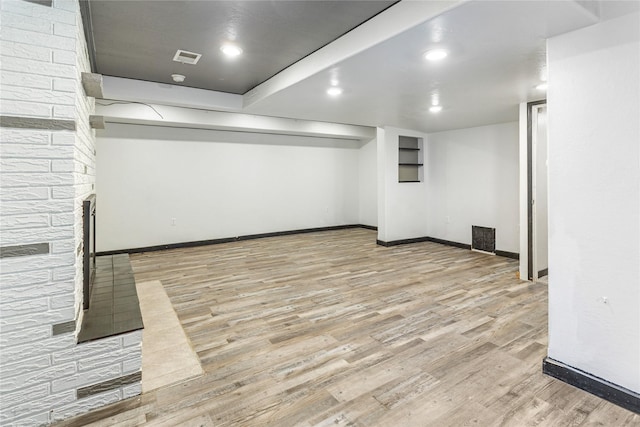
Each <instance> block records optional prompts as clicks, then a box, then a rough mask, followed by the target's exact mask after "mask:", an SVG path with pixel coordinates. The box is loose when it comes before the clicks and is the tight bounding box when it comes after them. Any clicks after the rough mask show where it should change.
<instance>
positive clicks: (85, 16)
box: [80, 0, 96, 73]
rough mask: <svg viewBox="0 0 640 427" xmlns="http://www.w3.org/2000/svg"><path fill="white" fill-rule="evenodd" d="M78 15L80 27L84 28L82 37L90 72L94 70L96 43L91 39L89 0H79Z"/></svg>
mask: <svg viewBox="0 0 640 427" xmlns="http://www.w3.org/2000/svg"><path fill="white" fill-rule="evenodd" d="M80 16H81V18H82V28H83V29H84V39H85V40H86V42H87V53H88V54H89V65H90V66H91V72H92V73H95V72H96V44H95V42H94V40H93V25H92V24H91V5H90V4H89V0H80Z"/></svg>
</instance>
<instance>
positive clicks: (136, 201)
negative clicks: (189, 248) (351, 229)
mask: <svg viewBox="0 0 640 427" xmlns="http://www.w3.org/2000/svg"><path fill="white" fill-rule="evenodd" d="M97 146H98V155H97V184H96V185H97V194H98V200H97V206H98V207H97V237H96V238H97V242H98V243H97V244H98V251H108V250H118V249H128V248H137V247H146V246H153V245H162V244H169V243H180V242H190V241H199V240H208V239H217V238H225V237H235V236H241V235H249V234H259V233H268V232H275V231H287V230H296V229H304V228H315V227H326V226H335V225H345V224H357V223H358V222H359V216H360V213H359V206H358V205H359V194H358V182H359V179H360V175H359V160H360V159H359V149H360V143H358V142H355V141H346V140H332V139H324V138H312V137H299V136H288V135H272V134H258V133H243V132H225V131H212V130H202V129H177V128H166V127H156V126H139V125H123V124H107V129H106V130H105V131H102V132H101V133H100V134H99V135H98V141H97ZM173 218H175V225H172V219H173Z"/></svg>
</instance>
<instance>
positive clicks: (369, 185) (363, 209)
mask: <svg viewBox="0 0 640 427" xmlns="http://www.w3.org/2000/svg"><path fill="white" fill-rule="evenodd" d="M377 156H378V149H377V144H376V140H375V139H373V140H371V141H368V142H366V143H364V144H363V145H362V147H361V148H360V150H359V153H358V174H359V176H358V178H359V180H358V194H359V207H358V210H359V218H360V219H359V221H358V222H359V223H360V224H363V225H371V226H373V227H376V226H377V225H378V169H377V161H378V160H377Z"/></svg>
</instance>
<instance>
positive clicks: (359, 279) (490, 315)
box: [60, 229, 640, 427]
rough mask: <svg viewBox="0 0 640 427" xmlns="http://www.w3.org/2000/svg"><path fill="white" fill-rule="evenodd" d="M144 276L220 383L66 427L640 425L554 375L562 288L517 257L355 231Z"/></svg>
mask: <svg viewBox="0 0 640 427" xmlns="http://www.w3.org/2000/svg"><path fill="white" fill-rule="evenodd" d="M131 263H132V266H133V269H134V273H135V276H136V280H137V281H141V282H143V281H154V280H157V281H160V282H161V283H162V286H163V287H164V289H165V291H166V293H167V295H168V296H169V298H170V300H171V304H172V306H173V308H174V309H175V312H176V314H177V316H178V319H179V321H180V324H181V326H182V328H183V329H184V331H185V334H186V336H187V338H188V339H189V341H190V342H191V345H192V346H193V348H194V349H195V351H196V353H197V355H198V358H199V360H200V363H201V364H202V367H203V369H204V371H205V373H204V375H202V376H200V377H197V378H192V379H187V380H185V381H182V382H179V383H176V384H172V385H168V386H165V387H161V388H159V389H157V390H154V391H153V392H151V393H146V394H144V395H142V396H141V397H137V398H134V399H129V400H126V401H123V402H119V403H117V404H114V405H111V406H108V407H106V408H102V409H99V410H97V411H93V412H91V413H89V414H86V415H83V416H81V417H78V418H75V419H73V420H68V421H66V422H64V423H61V424H60V425H68V426H72V425H73V426H80V425H94V426H98V425H109V424H110V423H116V425H117V424H121V425H152V426H176V425H186V426H214V425H215V426H247V427H250V426H263V425H273V426H285V427H286V426H329V425H332V426H334V425H335V426H366V427H376V426H380V427H387V426H403V427H404V426H438V427H440V426H463V425H474V426H485V425H486V426H500V425H505V426H527V425H531V426H534V425H540V426H556V425H557V426H566V425H594V426H595V425H621V426H625V425H629V426H631V425H640V416H638V415H635V414H633V413H631V412H629V411H626V410H624V409H622V408H619V407H617V406H615V405H612V404H610V403H608V402H605V401H603V400H601V399H598V398H596V397H594V396H592V395H589V394H588V393H585V392H583V391H581V390H578V389H575V388H573V387H571V386H568V385H566V384H563V383H561V382H559V381H557V380H555V379H552V378H550V377H547V376H544V375H543V374H542V373H541V361H542V359H543V358H544V356H545V355H546V345H547V287H546V285H543V284H536V285H532V284H530V283H528V282H524V281H520V280H518V279H517V278H516V272H517V270H518V263H517V261H514V260H511V259H508V258H502V257H496V256H491V255H487V254H482V253H477V252H472V251H469V250H465V249H458V248H452V247H448V246H443V245H439V244H436V243H431V242H422V243H415V244H408V245H401V246H395V247H382V246H378V245H376V233H375V231H371V230H365V229H347V230H336V231H328V232H318V233H308V234H300V235H289V236H282V237H273V238H264V239H257V240H247V241H238V242H231V243H226V244H221V245H212V246H202V247H194V248H184V249H174V250H167V251H159V252H150V253H141V254H133V255H131ZM170 344H171V343H166V345H167V346H169V345H170Z"/></svg>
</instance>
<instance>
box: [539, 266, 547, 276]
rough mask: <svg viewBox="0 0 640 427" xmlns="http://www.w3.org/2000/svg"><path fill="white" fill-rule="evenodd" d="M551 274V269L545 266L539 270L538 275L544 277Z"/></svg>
mask: <svg viewBox="0 0 640 427" xmlns="http://www.w3.org/2000/svg"><path fill="white" fill-rule="evenodd" d="M548 275H549V269H548V268H545V269H542V270H540V271H538V277H544V276H548Z"/></svg>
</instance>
